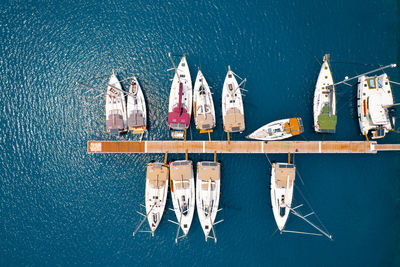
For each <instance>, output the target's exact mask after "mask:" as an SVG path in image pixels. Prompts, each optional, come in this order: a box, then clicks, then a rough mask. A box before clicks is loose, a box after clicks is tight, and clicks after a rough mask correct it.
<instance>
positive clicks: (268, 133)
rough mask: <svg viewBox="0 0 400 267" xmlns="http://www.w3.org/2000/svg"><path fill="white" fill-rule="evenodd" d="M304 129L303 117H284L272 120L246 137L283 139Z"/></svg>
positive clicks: (267, 139) (265, 139)
mask: <svg viewBox="0 0 400 267" xmlns="http://www.w3.org/2000/svg"><path fill="white" fill-rule="evenodd" d="M303 131H304V128H303V121H302V120H301V118H296V117H295V118H291V119H283V120H277V121H273V122H270V123H268V124H266V125H264V126H262V127H261V128H259V129H257V130H255V131H254V132H252V133H251V134H249V135H248V136H246V138H248V139H256V140H262V141H272V140H282V139H286V138H289V137H292V136H295V135H299V134H301V133H302V132H303Z"/></svg>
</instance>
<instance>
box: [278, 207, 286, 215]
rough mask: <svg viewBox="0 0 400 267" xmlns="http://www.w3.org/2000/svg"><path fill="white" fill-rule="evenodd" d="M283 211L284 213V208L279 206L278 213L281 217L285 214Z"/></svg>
mask: <svg viewBox="0 0 400 267" xmlns="http://www.w3.org/2000/svg"><path fill="white" fill-rule="evenodd" d="M285 213H286V208H284V207H280V209H279V215H281V217H283V216H285Z"/></svg>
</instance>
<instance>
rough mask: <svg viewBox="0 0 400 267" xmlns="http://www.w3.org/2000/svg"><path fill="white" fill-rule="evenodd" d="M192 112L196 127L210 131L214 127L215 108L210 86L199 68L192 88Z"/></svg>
mask: <svg viewBox="0 0 400 267" xmlns="http://www.w3.org/2000/svg"><path fill="white" fill-rule="evenodd" d="M193 91H194V92H193V112H194V121H195V124H196V128H197V129H198V130H200V132H202V131H210V130H212V129H213V128H214V127H215V121H216V120H215V110H214V102H213V99H212V95H211V91H210V87H209V86H208V83H207V81H206V79H205V78H204V76H203V73H202V72H201V70H199V71H198V72H197V77H196V81H195V84H194V90H193Z"/></svg>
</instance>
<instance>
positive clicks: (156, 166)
mask: <svg viewBox="0 0 400 267" xmlns="http://www.w3.org/2000/svg"><path fill="white" fill-rule="evenodd" d="M168 179H169V169H168V165H166V164H164V163H160V162H154V163H149V164H148V165H147V173H146V214H147V215H146V216H147V220H148V222H149V225H150V229H151V233H152V235H154V231H155V230H156V229H157V227H158V224H159V223H160V221H161V218H162V216H163V213H164V209H165V203H166V201H167V194H168Z"/></svg>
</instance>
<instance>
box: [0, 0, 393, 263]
mask: <svg viewBox="0 0 400 267" xmlns="http://www.w3.org/2000/svg"><path fill="white" fill-rule="evenodd" d="M399 8H400V7H399V2H398V1H395V0H384V1H361V0H352V1H344V0H338V1H307V0H303V1H249V0H245V1H170V2H167V1H153V0H147V1H45V0H42V1H17V0H15V1H2V2H1V3H0V37H1V42H0V75H1V76H0V77H1V79H0V89H1V90H0V108H1V115H0V129H1V131H0V181H1V183H0V200H1V201H0V203H1V204H0V218H1V220H0V265H1V266H22V265H30V266H55V265H59V266H70V265H102V266H111V265H117V266H121V265H122V266H127V265H134V266H139V265H144V266H149V265H176V266H188V265H194V266H216V265H220V266H221V265H224V266H229V265H234V266H243V265H247V266H277V265H280V266H399V265H400V256H399V255H400V223H399V221H400V177H399V173H400V154H399V153H394V152H386V153H379V154H376V155H296V156H295V161H296V165H297V168H298V171H299V174H300V176H301V178H302V180H303V181H304V184H305V185H304V186H303V185H302V184H301V181H300V178H299V177H298V178H297V180H296V182H297V184H298V185H299V189H300V190H301V191H297V190H296V191H295V204H300V203H305V201H304V200H303V199H302V198H301V197H300V193H299V192H303V193H304V194H305V196H306V198H307V200H308V201H310V202H311V204H312V206H313V208H314V210H315V211H316V212H317V213H318V215H319V217H320V219H321V221H322V222H323V223H324V225H325V226H326V228H327V229H328V230H329V232H330V233H332V234H333V236H334V241H333V242H331V241H329V240H328V239H326V238H320V237H312V236H304V235H294V234H283V235H280V234H274V231H275V229H276V225H275V222H274V219H273V215H272V211H271V208H270V200H269V175H268V174H269V173H270V167H269V164H268V161H267V160H266V157H265V156H264V155H218V159H219V160H220V161H221V162H222V166H223V167H222V188H221V190H222V192H221V207H222V208H223V211H221V212H220V213H219V215H218V218H219V219H224V222H223V223H221V224H219V225H217V226H216V233H217V237H218V243H216V244H214V243H213V242H210V241H209V242H208V243H206V242H204V236H203V233H202V230H201V227H200V223H199V221H198V219H197V216H195V217H194V220H193V224H192V228H191V230H190V232H189V236H188V237H187V238H186V239H183V240H180V242H179V243H178V244H175V243H174V238H175V232H176V226H175V225H173V224H171V223H169V222H168V221H167V219H174V218H175V215H174V214H173V212H171V211H166V213H165V215H164V218H163V221H162V222H161V224H160V226H159V228H158V229H157V232H156V235H155V237H154V238H151V237H150V236H148V235H147V234H144V233H143V234H138V235H137V237H135V238H133V237H132V232H133V230H134V229H135V227H136V225H137V224H138V223H139V220H140V219H141V217H140V215H138V214H137V213H136V210H140V209H141V208H140V206H139V204H142V203H143V202H144V189H145V166H146V164H147V163H148V162H149V161H150V160H162V158H163V155H133V154H132V155H89V154H87V153H86V142H87V141H88V140H111V139H114V138H111V137H109V136H108V135H107V134H106V133H105V116H104V97H103V96H100V97H97V95H98V93H97V92H94V91H91V92H88V91H87V89H85V88H83V87H80V86H76V81H82V80H89V79H93V78H94V77H96V76H97V75H100V76H101V75H106V78H103V79H97V80H92V81H89V83H91V84H92V85H94V86H97V87H99V88H101V89H103V90H104V89H105V82H106V81H107V79H108V77H109V75H110V73H111V71H112V69H114V70H116V71H117V72H118V74H119V76H120V77H121V78H123V77H126V76H127V75H128V74H129V73H132V72H133V73H135V74H136V75H137V77H138V78H139V79H140V83H141V85H142V87H143V89H144V91H145V95H146V99H147V102H148V109H149V124H150V125H149V126H150V133H149V136H148V139H150V140H155V139H157V140H158V139H169V131H168V129H167V123H166V118H167V99H168V93H169V89H168V88H169V86H170V81H169V79H170V78H172V73H171V72H167V71H166V70H167V69H168V68H170V67H171V63H170V61H169V58H168V56H167V53H168V52H172V53H175V54H181V53H183V52H186V53H188V56H187V58H188V62H189V65H190V68H191V71H192V77H193V78H194V75H195V74H196V70H197V67H201V69H202V71H203V73H204V74H205V75H206V78H207V80H208V82H209V84H210V85H211V86H213V89H212V90H213V92H214V101H215V103H216V107H217V110H216V112H217V115H218V118H219V121H218V127H217V130H216V131H215V132H214V133H213V139H215V140H217V139H223V138H226V137H225V135H224V134H223V132H222V127H221V119H220V116H221V109H220V102H221V96H220V95H221V91H222V88H221V87H222V84H223V79H224V77H225V74H226V69H227V66H228V65H231V67H232V69H233V70H234V71H235V72H236V73H237V74H238V75H240V76H242V77H247V80H248V82H247V84H246V89H247V90H248V92H247V93H246V97H245V99H244V101H245V113H246V114H245V115H246V126H247V130H246V132H245V133H244V134H243V135H239V134H234V135H233V136H232V139H233V140H241V139H244V135H245V134H248V133H250V132H251V131H252V130H254V129H256V128H258V127H259V126H261V125H263V124H265V123H267V122H269V121H272V120H276V119H281V118H286V117H292V116H300V117H302V118H303V121H304V125H305V133H304V134H303V135H302V136H299V137H297V138H294V140H322V139H325V140H362V139H363V138H362V136H360V134H359V128H358V124H357V120H356V119H357V113H356V102H355V94H356V87H354V86H353V87H348V86H344V85H343V86H339V87H338V88H337V102H338V116H339V121H338V128H337V133H336V134H335V135H326V136H322V135H317V134H315V133H314V132H313V131H312V97H313V90H314V85H315V82H316V79H317V76H318V72H319V69H320V64H319V62H320V61H321V60H322V57H323V55H324V54H325V53H330V54H331V60H332V64H331V67H332V71H333V75H334V80H335V81H339V80H341V79H343V78H344V76H346V75H348V76H352V75H355V74H359V73H362V72H365V71H368V70H370V69H372V68H375V67H376V66H377V65H378V64H382V65H385V64H389V63H398V64H399V63H400V62H399V52H400V51H399V47H400V46H399V45H400V34H399V33H400V16H399V15H400V12H399ZM176 60H178V59H176ZM318 61H319V62H318ZM341 62H342V63H341ZM343 62H346V63H343ZM387 73H388V75H389V76H390V77H391V79H392V80H395V81H400V73H399V69H398V68H397V69H391V70H388V71H387ZM393 92H394V95H395V100H396V101H397V102H399V101H400V87H399V86H393ZM399 123H400V122H399ZM192 128H193V127H192ZM129 138H130V137H123V138H122V139H129ZM188 138H189V139H195V140H201V139H206V138H207V136H204V135H200V134H198V133H196V132H195V131H193V130H192V131H190V132H189V137H188ZM379 142H387V143H392V142H394V143H399V142H400V135H396V134H394V133H390V134H389V136H387V138H386V139H385V140H382V141H379ZM183 157H184V156H183V155H175V154H172V155H169V160H174V159H182V158H183ZM189 157H190V159H192V160H193V161H194V162H197V161H199V160H203V159H211V158H212V155H199V154H191V155H189ZM269 157H270V159H271V160H275V161H285V160H287V155H269ZM167 205H168V206H169V207H171V206H172V203H171V201H170V200H168V202H167ZM304 212H306V211H304ZM313 220H314V221H315V222H318V221H317V220H315V218H313ZM287 228H288V229H291V230H299V231H310V230H311V229H310V228H309V227H308V226H307V225H306V224H305V223H304V222H303V221H300V220H299V219H298V218H296V217H295V216H290V217H289V221H288V224H287Z"/></svg>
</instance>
